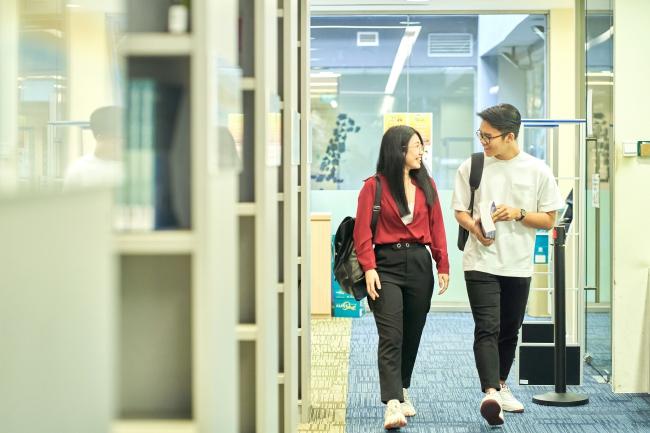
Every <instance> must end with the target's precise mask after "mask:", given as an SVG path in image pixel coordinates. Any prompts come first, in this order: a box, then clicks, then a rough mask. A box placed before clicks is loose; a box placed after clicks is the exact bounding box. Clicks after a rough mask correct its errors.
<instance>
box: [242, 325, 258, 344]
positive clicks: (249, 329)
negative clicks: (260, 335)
mask: <svg viewBox="0 0 650 433" xmlns="http://www.w3.org/2000/svg"><path fill="white" fill-rule="evenodd" d="M256 338H257V325H253V324H245V325H244V324H239V325H237V340H239V341H255V339H256Z"/></svg>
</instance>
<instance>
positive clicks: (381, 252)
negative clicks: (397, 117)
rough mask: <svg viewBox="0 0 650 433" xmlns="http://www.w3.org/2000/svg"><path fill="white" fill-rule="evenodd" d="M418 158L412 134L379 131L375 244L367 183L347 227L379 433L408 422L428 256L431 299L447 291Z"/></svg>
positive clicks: (431, 192) (443, 247) (398, 129)
mask: <svg viewBox="0 0 650 433" xmlns="http://www.w3.org/2000/svg"><path fill="white" fill-rule="evenodd" d="M423 154H424V146H423V141H422V137H421V136H420V134H419V133H418V132H417V131H416V130H415V129H413V128H411V127H409V126H405V125H400V126H393V127H392V128H390V129H388V130H387V131H386V133H385V134H384V136H383V138H382V140H381V148H380V150H379V160H378V161H377V174H378V175H379V179H380V182H381V185H382V194H381V211H380V213H379V219H378V221H377V226H376V229H375V233H374V237H373V233H372V230H371V227H370V221H371V219H372V206H373V204H374V198H375V189H376V180H375V177H374V176H373V177H370V178H368V179H366V181H365V183H364V185H363V187H362V188H361V192H360V193H359V205H358V207H357V216H356V222H355V227H354V246H355V250H356V252H357V258H358V260H359V263H360V265H361V267H362V269H363V271H364V272H365V277H366V287H367V289H368V304H369V306H370V309H371V310H372V312H373V314H374V317H375V323H376V325H377V332H378V333H379V348H378V365H379V382H380V388H381V401H382V402H383V403H385V404H386V413H385V416H384V428H386V429H393V428H400V427H404V426H405V425H406V417H407V416H413V415H415V408H414V407H413V404H412V402H411V401H410V399H409V396H408V392H407V389H408V388H409V386H410V384H411V383H410V382H411V373H412V372H413V365H414V364H415V358H416V356H417V352H418V347H419V345H420V337H421V335H422V329H423V328H424V324H425V321H426V317H427V313H428V312H429V308H430V306H431V296H432V295H433V286H434V275H433V266H432V260H431V256H433V259H435V261H436V265H437V270H438V284H439V287H440V291H439V293H438V294H443V293H444V292H445V290H447V287H448V285H449V260H448V258H447V242H446V240H445V226H444V223H443V220H442V212H441V210H440V201H439V199H438V195H437V192H436V187H435V184H434V182H433V179H432V178H431V177H430V176H429V173H428V172H427V170H426V168H425V167H423V166H422V155H423ZM373 245H374V248H373ZM426 247H429V248H426ZM429 251H430V252H429Z"/></svg>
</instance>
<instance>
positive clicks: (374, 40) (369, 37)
mask: <svg viewBox="0 0 650 433" xmlns="http://www.w3.org/2000/svg"><path fill="white" fill-rule="evenodd" d="M378 46H379V32H357V47H378Z"/></svg>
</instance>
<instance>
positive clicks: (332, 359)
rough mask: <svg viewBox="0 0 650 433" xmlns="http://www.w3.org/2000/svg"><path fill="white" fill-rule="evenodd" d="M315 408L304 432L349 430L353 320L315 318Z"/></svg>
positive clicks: (313, 404)
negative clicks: (347, 414)
mask: <svg viewBox="0 0 650 433" xmlns="http://www.w3.org/2000/svg"><path fill="white" fill-rule="evenodd" d="M311 330H312V337H311V342H312V346H311V355H312V357H311V373H312V374H311V387H312V407H311V416H310V422H309V424H301V425H300V426H299V428H298V431H299V432H300V433H303V432H318V433H345V415H346V410H345V408H346V401H347V395H348V367H349V362H348V359H349V356H350V335H351V332H352V321H351V320H350V319H312V322H311Z"/></svg>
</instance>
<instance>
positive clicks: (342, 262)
mask: <svg viewBox="0 0 650 433" xmlns="http://www.w3.org/2000/svg"><path fill="white" fill-rule="evenodd" d="M375 184H376V185H377V187H376V189H375V202H374V205H373V207H372V220H371V221H370V228H371V230H372V237H373V239H374V237H375V228H376V227H377V220H378V219H379V211H380V210H381V205H380V203H381V182H380V181H379V176H375ZM353 233H354V218H353V217H349V216H348V217H345V218H343V221H341V224H339V227H338V229H336V234H335V235H334V278H335V279H336V281H338V283H339V285H340V286H341V289H342V290H343V291H344V292H346V293H348V294H350V295H353V296H354V298H355V299H356V300H357V301H360V300H361V299H363V298H365V297H366V296H367V295H368V292H367V290H366V276H365V273H364V272H363V269H361V265H360V264H359V260H357V252H356V250H355V249H354V237H353Z"/></svg>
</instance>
